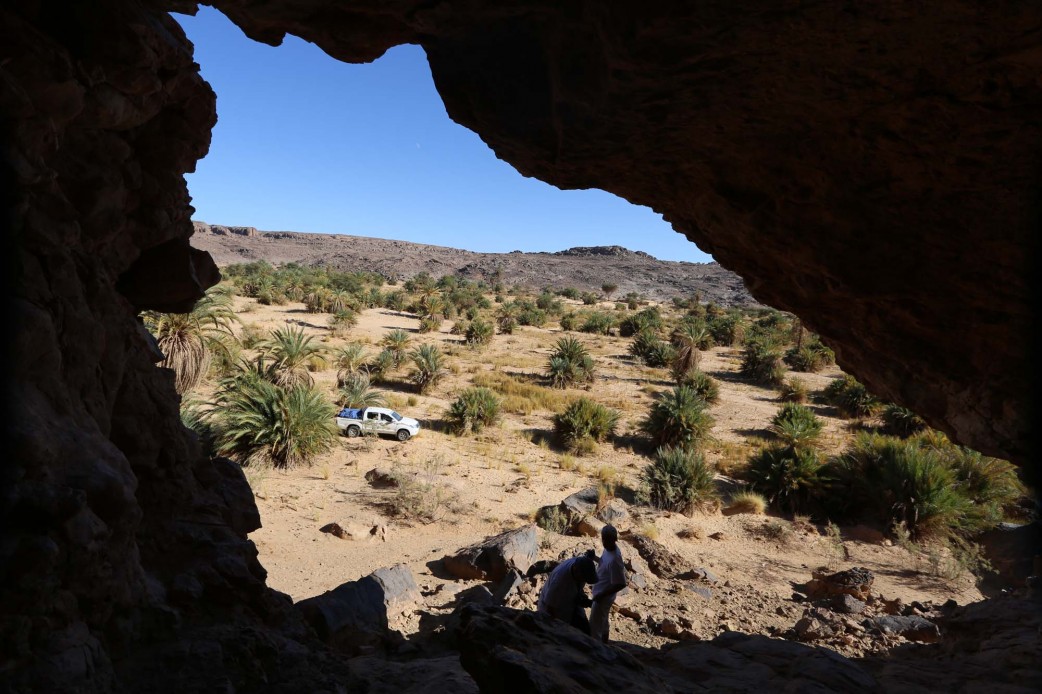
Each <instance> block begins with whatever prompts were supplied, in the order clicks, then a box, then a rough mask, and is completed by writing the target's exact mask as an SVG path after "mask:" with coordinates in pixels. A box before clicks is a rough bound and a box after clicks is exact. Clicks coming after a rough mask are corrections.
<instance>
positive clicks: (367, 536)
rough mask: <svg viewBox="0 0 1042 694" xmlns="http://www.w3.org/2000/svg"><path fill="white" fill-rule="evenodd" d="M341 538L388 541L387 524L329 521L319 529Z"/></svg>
mask: <svg viewBox="0 0 1042 694" xmlns="http://www.w3.org/2000/svg"><path fill="white" fill-rule="evenodd" d="M318 530H319V532H323V533H329V534H330V535H332V536H333V537H338V538H340V539H341V540H363V541H364V540H380V541H383V542H386V541H387V526H386V525H384V524H383V523H376V524H375V525H368V526H366V525H359V524H357V523H346V522H343V523H327V524H325V525H323V526H322V527H321V528H319V529H318Z"/></svg>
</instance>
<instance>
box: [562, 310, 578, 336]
mask: <svg viewBox="0 0 1042 694" xmlns="http://www.w3.org/2000/svg"><path fill="white" fill-rule="evenodd" d="M578 328H579V315H578V314H576V313H575V312H570V313H566V314H564V315H563V316H561V330H564V331H565V332H572V331H574V330H577V329H578Z"/></svg>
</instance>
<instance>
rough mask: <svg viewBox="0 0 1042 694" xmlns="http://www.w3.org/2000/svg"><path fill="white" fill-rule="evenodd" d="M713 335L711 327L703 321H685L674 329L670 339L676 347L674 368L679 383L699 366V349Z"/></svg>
mask: <svg viewBox="0 0 1042 694" xmlns="http://www.w3.org/2000/svg"><path fill="white" fill-rule="evenodd" d="M711 337H712V336H711V335H710V333H709V328H708V327H707V326H706V324H705V323H703V322H701V321H699V322H697V323H696V322H691V321H685V322H683V323H681V324H680V325H678V326H677V327H676V330H674V331H673V335H672V336H671V338H670V340H671V341H672V343H673V347H675V348H676V356H675V357H673V364H672V369H673V376H674V378H675V380H676V381H677V382H678V383H679V382H681V381H683V380H684V378H685V377H686V376H687V375H688V374H689V373H690V372H692V371H694V370H695V369H697V368H698V360H699V358H700V357H701V353H700V352H699V351H698V350H699V349H701V348H702V345H704V344H705V343H706V341H707V340H709V339H711Z"/></svg>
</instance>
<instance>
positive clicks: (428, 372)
mask: <svg viewBox="0 0 1042 694" xmlns="http://www.w3.org/2000/svg"><path fill="white" fill-rule="evenodd" d="M409 357H410V358H411V359H412V362H413V364H414V365H415V366H416V368H415V369H414V370H413V372H412V374H411V375H410V378H411V379H412V382H413V383H415V384H416V387H417V389H418V390H419V391H420V392H421V393H426V392H427V391H429V390H430V389H431V388H433V387H434V386H435V385H437V384H438V381H440V380H441V379H442V378H443V377H444V376H445V367H444V358H443V357H442V354H441V350H440V349H438V347H437V346H436V345H420V347H418V348H417V349H414V350H413V351H412V352H410V353H409Z"/></svg>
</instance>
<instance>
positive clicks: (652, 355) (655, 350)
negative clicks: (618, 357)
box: [630, 329, 676, 368]
mask: <svg viewBox="0 0 1042 694" xmlns="http://www.w3.org/2000/svg"><path fill="white" fill-rule="evenodd" d="M630 354H632V355H633V356H635V357H637V358H638V359H640V360H641V361H642V362H644V363H645V364H646V365H648V366H651V367H656V368H657V367H663V366H668V365H669V364H671V363H672V362H673V359H674V357H675V356H676V350H674V348H673V346H672V345H671V344H669V343H668V342H666V341H665V340H662V339H660V338H659V336H658V335H656V334H655V333H654V332H652V331H651V330H650V329H648V330H642V331H640V332H639V333H637V334H636V336H634V338H633V342H631V343H630Z"/></svg>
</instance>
